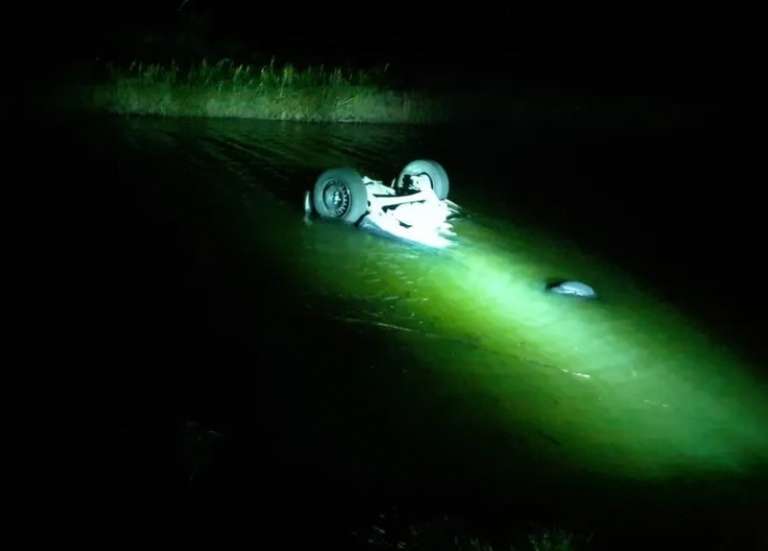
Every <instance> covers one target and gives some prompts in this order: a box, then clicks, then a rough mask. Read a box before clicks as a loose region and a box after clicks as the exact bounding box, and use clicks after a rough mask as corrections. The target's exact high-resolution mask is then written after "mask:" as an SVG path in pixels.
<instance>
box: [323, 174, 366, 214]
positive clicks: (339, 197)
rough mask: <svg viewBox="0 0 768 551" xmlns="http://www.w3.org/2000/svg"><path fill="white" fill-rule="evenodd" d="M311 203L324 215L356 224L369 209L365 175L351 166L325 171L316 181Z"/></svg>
mask: <svg viewBox="0 0 768 551" xmlns="http://www.w3.org/2000/svg"><path fill="white" fill-rule="evenodd" d="M312 206H313V207H314V209H315V212H316V213H317V214H318V215H319V216H320V217H321V218H328V219H334V220H341V221H342V222H345V223H347V224H355V223H356V222H357V221H359V220H360V218H362V217H363V215H364V214H365V213H366V212H368V195H367V193H366V191H365V184H364V183H363V178H362V177H361V176H360V174H359V173H358V172H357V171H356V170H354V169H352V168H332V169H330V170H326V171H325V172H323V173H322V174H321V175H320V176H318V178H317V180H316V181H315V188H314V190H313V192H312Z"/></svg>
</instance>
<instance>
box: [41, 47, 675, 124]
mask: <svg viewBox="0 0 768 551" xmlns="http://www.w3.org/2000/svg"><path fill="white" fill-rule="evenodd" d="M90 73H92V74H96V75H98V76H96V77H94V78H86V79H81V80H79V82H78V84H76V85H75V86H74V89H71V87H70V90H69V92H68V93H65V92H62V93H59V95H58V97H57V100H56V103H57V104H58V105H62V101H61V100H60V98H61V97H62V96H66V95H69V96H70V97H72V101H70V102H68V103H69V104H72V105H76V106H78V107H79V108H85V109H87V110H95V111H101V112H105V111H106V112H109V113H115V114H128V115H159V116H170V117H235V118H250V119H263V120H290V121H304V122H368V123H415V124H423V123H441V122H470V121H494V122H498V121H504V122H514V123H518V122H524V121H526V120H528V121H534V122H542V121H545V122H546V121H551V122H553V123H557V124H563V125H568V124H577V125H585V124H586V125H598V126H610V127H625V126H633V127H660V126H669V125H670V124H674V123H675V118H676V117H677V115H676V113H675V112H674V110H670V109H669V106H667V107H666V108H661V109H660V107H661V106H660V105H654V104H653V102H651V101H650V100H649V99H648V98H645V97H642V96H636V97H631V96H626V97H625V96H597V95H594V94H591V93H585V92H583V91H582V92H575V91H569V90H560V89H556V88H551V89H541V88H536V87H533V88H526V87H525V86H519V85H518V84H517V83H516V82H515V81H494V80H489V79H487V78H486V79H483V78H482V77H480V78H472V77H467V76H466V75H465V76H464V77H461V76H459V75H453V78H454V80H455V81H456V85H454V86H450V85H445V84H443V85H440V84H435V85H428V82H429V81H430V79H429V78H427V80H426V81H425V82H427V84H425V82H422V83H421V85H420V86H418V87H415V86H408V85H405V86H404V85H402V84H401V83H400V84H398V83H399V82H401V81H406V82H407V81H408V79H407V78H404V77H403V75H396V74H393V71H390V70H389V68H388V66H383V67H380V68H378V69H358V70H353V69H341V68H338V67H337V68H327V67H324V66H322V65H319V66H307V67H303V68H296V67H294V66H293V65H290V64H284V65H277V64H275V63H274V61H273V62H270V63H267V64H263V65H244V64H240V65H238V64H235V63H233V62H232V61H230V60H229V59H224V60H221V61H218V62H216V63H210V62H208V61H207V60H205V59H204V60H203V61H201V62H199V63H195V64H192V65H189V66H185V67H181V66H179V65H177V64H175V63H167V64H143V63H139V62H134V63H132V64H130V65H126V66H120V65H112V64H110V65H106V66H105V67H103V68H102V69H100V70H94V69H91V70H90ZM444 76H445V75H443V77H444ZM65 80H71V76H70V78H69V79H65ZM422 80H424V79H422ZM65 88H66V86H65Z"/></svg>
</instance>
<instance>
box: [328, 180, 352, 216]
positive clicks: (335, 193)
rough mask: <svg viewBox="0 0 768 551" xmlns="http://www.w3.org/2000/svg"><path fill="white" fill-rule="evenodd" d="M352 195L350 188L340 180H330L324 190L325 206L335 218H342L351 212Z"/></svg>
mask: <svg viewBox="0 0 768 551" xmlns="http://www.w3.org/2000/svg"><path fill="white" fill-rule="evenodd" d="M350 201H351V195H350V192H349V187H347V186H346V185H345V184H344V183H343V182H340V181H338V180H330V181H329V182H328V183H326V184H325V187H324V188H323V205H325V208H327V209H328V210H329V211H330V212H331V213H332V214H333V215H334V216H337V217H341V216H344V215H345V214H346V213H347V210H349V204H350Z"/></svg>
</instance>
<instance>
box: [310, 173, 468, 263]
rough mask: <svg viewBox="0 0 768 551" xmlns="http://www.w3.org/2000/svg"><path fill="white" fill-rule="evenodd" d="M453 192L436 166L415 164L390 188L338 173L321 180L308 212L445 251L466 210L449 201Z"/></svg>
mask: <svg viewBox="0 0 768 551" xmlns="http://www.w3.org/2000/svg"><path fill="white" fill-rule="evenodd" d="M448 189H449V181H448V175H447V174H446V172H445V170H444V169H443V167H442V166H441V165H440V164H439V163H437V162H435V161H430V160H417V161H413V162H411V163H409V164H408V165H406V167H405V168H404V169H403V170H402V171H401V173H400V175H399V177H398V178H396V179H394V180H393V181H392V184H391V185H389V186H388V185H385V184H384V183H383V181H381V180H373V179H371V178H368V177H367V176H361V175H360V174H359V173H358V172H357V171H356V170H354V169H351V168H336V169H330V170H327V171H325V172H323V173H322V174H321V175H320V176H319V177H318V179H317V181H316V182H315V187H314V190H313V192H312V193H310V192H307V194H306V195H305V202H304V208H305V211H306V212H307V213H308V214H310V213H315V214H317V215H319V216H320V217H321V218H325V219H333V220H339V221H342V222H345V223H347V224H352V225H356V226H357V227H360V228H362V229H366V230H369V231H373V232H375V233H382V234H385V235H388V236H392V237H396V238H399V239H403V240H406V241H410V242H415V243H420V244H423V245H427V246H430V247H435V248H443V247H447V246H450V245H451V244H452V241H451V240H450V239H449V238H451V237H453V236H454V235H455V233H454V231H453V227H452V224H451V222H450V219H451V218H453V217H455V216H456V215H458V213H459V210H460V209H459V207H458V205H456V203H454V202H452V201H450V200H448Z"/></svg>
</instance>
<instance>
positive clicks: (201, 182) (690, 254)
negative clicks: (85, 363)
mask: <svg viewBox="0 0 768 551" xmlns="http://www.w3.org/2000/svg"><path fill="white" fill-rule="evenodd" d="M67 129H68V130H67V132H69V136H70V137H71V141H70V143H69V144H68V145H67V146H65V147H64V150H63V151H64V152H66V153H62V154H61V155H59V156H58V157H57V161H56V162H60V163H61V167H60V168H61V170H62V172H69V169H72V170H73V171H74V173H76V174H79V175H81V177H82V180H81V183H82V191H84V192H83V193H82V194H81V195H79V194H76V195H77V197H78V200H79V202H80V203H79V205H78V206H77V207H76V208H75V211H76V212H78V213H80V212H83V215H82V216H80V215H79V214H78V216H76V221H78V222H79V223H80V226H81V229H82V230H83V235H84V236H85V237H86V239H85V240H84V241H83V243H84V244H85V247H84V252H85V253H86V258H87V260H86V263H85V265H86V267H87V268H86V270H84V271H83V275H82V279H81V280H80V282H79V283H80V284H81V285H83V286H85V287H87V290H88V296H89V297H94V300H92V301H88V303H87V306H84V311H87V312H88V313H89V315H91V320H92V322H93V323H92V324H91V325H92V327H91V330H92V332H93V333H92V334H94V335H95V336H96V338H94V339H92V341H91V342H92V344H91V345H90V347H91V354H93V355H94V357H96V358H98V361H97V362H96V363H97V364H98V366H96V365H94V366H93V367H94V369H95V372H96V373H98V375H97V376H96V377H95V379H94V380H95V381H100V382H101V383H103V385H102V386H101V391H100V393H99V394H100V395H101V397H102V398H103V400H104V408H105V409H104V411H105V412H108V414H107V413H105V415H104V418H105V419H110V422H111V423H113V424H112V427H113V428H114V432H113V433H112V436H111V437H110V438H109V439H108V440H109V442H110V443H111V444H110V445H109V446H108V447H107V452H106V453H105V458H108V460H105V463H104V465H106V466H105V467H104V470H105V473H106V476H110V475H112V474H115V473H112V472H111V471H110V468H111V467H110V465H119V466H115V467H114V468H115V469H116V470H117V471H118V472H119V473H120V474H119V476H120V477H121V478H122V480H123V482H121V483H120V484H119V485H118V486H119V488H118V489H117V490H116V491H124V492H129V493H136V492H138V493H142V492H143V494H144V495H152V494H153V493H154V492H155V491H156V490H157V488H159V487H162V488H164V489H165V490H164V492H165V493H164V494H163V495H162V496H161V497H159V498H158V500H157V501H156V502H155V503H153V504H152V503H151V502H152V501H153V500H149V499H148V501H149V502H150V504H151V505H149V506H150V507H158V508H160V509H163V508H164V507H166V505H159V504H162V503H167V504H168V505H167V507H168V508H171V509H173V510H183V511H194V512H196V513H199V512H201V511H204V512H205V513H204V514H201V515H200V517H201V518H206V519H208V520H211V519H214V518H215V519H217V521H221V522H222V523H223V525H226V526H228V527H229V529H230V530H235V531H238V532H243V533H249V532H250V528H249V527H250V526H253V527H254V529H253V530H254V533H257V534H270V535H275V534H277V533H280V534H289V535H286V536H285V537H286V538H289V539H290V538H293V537H297V538H299V539H302V541H303V540H307V541H312V539H313V536H311V535H310V532H311V530H319V531H320V532H322V533H325V532H326V531H330V532H333V531H335V530H340V531H342V532H343V530H344V529H346V528H347V526H348V525H349V524H350V523H351V524H354V521H355V519H357V515H358V514H360V515H361V518H362V516H364V513H365V512H370V511H375V510H377V508H380V507H386V506H388V505H389V504H392V503H394V504H398V506H400V507H406V508H409V507H410V508H411V509H413V510H421V509H424V510H427V511H429V510H434V511H439V510H448V511H457V512H460V513H461V514H464V515H469V516H472V517H473V518H478V519H481V520H482V519H493V522H494V523H496V525H499V523H501V525H502V526H511V525H514V524H515V523H525V522H528V520H529V519H534V520H538V521H544V522H546V521H551V522H552V523H553V524H555V525H557V524H561V525H565V526H572V527H575V528H576V529H584V530H586V531H595V532H596V533H597V534H598V538H597V540H596V541H595V545H598V544H600V543H601V540H600V538H601V537H602V538H603V539H602V544H603V545H605V546H606V548H610V547H611V545H612V544H611V543H610V542H611V541H614V540H612V539H611V538H615V537H618V541H624V540H623V539H622V538H623V537H624V536H622V535H621V534H622V533H624V532H626V533H629V534H632V536H631V538H632V539H633V541H637V542H638V545H640V543H641V542H644V543H643V544H644V545H645V544H648V543H649V542H651V543H653V542H658V539H657V538H658V537H660V536H658V534H659V533H664V534H666V536H665V537H673V536H670V534H671V535H675V534H677V535H679V537H681V538H683V541H685V542H690V541H692V540H691V538H695V537H700V538H701V540H702V542H701V543H702V544H704V543H706V542H712V541H716V540H717V538H718V537H720V538H721V541H731V540H729V539H728V538H731V539H732V540H733V541H737V540H738V541H740V542H742V544H751V543H753V542H756V541H757V539H758V538H759V537H760V536H759V535H758V534H757V533H756V531H755V527H756V526H757V524H756V523H755V522H756V521H755V518H756V517H755V511H757V510H759V508H760V507H763V506H765V504H766V501H765V495H764V493H763V490H764V489H765V487H766V486H765V474H766V472H765V467H766V461H767V460H768V431H766V430H765V425H766V421H768V386H767V385H766V380H767V377H768V375H767V374H766V371H765V358H766V349H765V346H764V344H763V342H762V339H763V336H764V324H763V323H762V316H763V314H764V310H763V308H762V306H761V304H760V303H759V300H758V299H759V293H760V291H759V285H760V284H759V281H755V279H758V280H759V279H760V277H759V271H757V268H754V267H756V266H757V265H758V264H759V262H760V260H761V259H762V256H763V252H762V251H763V249H762V247H761V244H760V241H761V237H760V231H759V229H760V218H759V213H760V210H761V209H760V207H759V204H757V203H756V201H755V199H754V197H753V196H752V195H751V194H750V191H749V189H750V187H749V186H748V185H747V183H746V180H747V179H748V175H746V174H742V171H741V165H740V159H741V156H743V155H746V154H745V153H744V152H742V151H740V150H738V148H737V147H736V146H735V145H734V144H733V143H731V141H730V140H729V138H728V137H727V136H723V135H721V134H719V133H717V132H715V131H714V130H712V129H701V128H699V129H696V128H675V129H665V130H649V129H639V128H631V127H623V128H622V127H619V126H618V125H612V124H610V121H603V123H600V124H598V123H595V124H593V125H591V127H586V126H583V125H582V126H574V125H557V124H555V123H547V124H538V125H536V124H530V123H526V124H525V125H523V124H521V125H520V126H517V127H510V126H498V127H497V126H493V125H483V126H446V127H429V128H419V127H405V126H402V127H401V126H386V127H383V126H345V125H335V126H334V125H300V124H284V123H267V122H252V121H229V120H222V121H204V120H201V121H198V120H160V119H145V118H133V119H127V118H126V119H106V120H102V119H83V120H82V121H78V123H77V125H76V126H73V125H69V126H67ZM415 158H434V159H436V160H438V161H440V162H441V163H442V164H443V165H444V166H445V167H446V169H447V171H448V173H449V175H450V177H451V186H452V187H451V198H452V199H453V200H454V201H456V202H458V203H459V204H461V205H462V206H464V207H465V208H466V211H467V213H468V216H467V217H466V218H464V219H462V220H460V221H458V222H457V224H456V230H457V234H458V237H457V242H456V246H455V247H453V248H450V249H446V250H441V251H434V250H429V249H426V248H420V247H415V246H411V245H405V244H402V243H399V242H396V241H392V240H388V239H383V238H380V237H376V236H372V235H368V234H365V233H363V232H360V231H356V230H355V229H353V228H349V227H341V226H338V225H334V224H326V223H321V222H317V221H315V222H313V223H311V224H307V223H305V221H304V220H303V212H302V195H303V192H304V190H307V189H310V188H311V186H312V184H313V182H314V178H315V177H316V176H317V175H318V174H319V173H320V172H321V171H322V170H324V169H325V168H328V167H333V166H353V167H357V168H358V169H359V170H360V171H361V172H362V173H364V174H366V175H369V176H371V177H374V178H377V179H385V180H389V179H390V178H392V177H394V176H396V174H397V173H398V171H399V170H400V168H401V167H402V166H403V165H404V164H405V163H406V162H408V161H410V160H412V159H415ZM59 159H60V160H59ZM55 170H58V167H57V168H56V169H55ZM74 185H75V186H77V185H78V183H77V181H75V182H74ZM756 271H757V273H756ZM556 278H573V279H579V280H583V281H586V282H588V283H590V284H591V285H592V286H593V287H595V288H596V290H597V291H598V293H599V294H600V297H601V298H600V300H598V301H594V302H589V301H587V302H584V301H579V300H570V299H567V298H563V297H557V296H552V295H547V294H546V293H544V292H543V286H544V284H545V283H546V281H548V280H550V279H556ZM83 279H84V281H83ZM115 435H117V436H115ZM201 435H202V436H201ZM206 435H207V436H206ZM194 442H197V444H194ZM201 442H203V443H202V444H201ZM174 445H175V448H174ZM174 449H175V453H176V455H178V459H179V461H174V460H173V459H172V458H171V457H172V456H173V455H174ZM161 450H166V451H167V452H168V454H169V455H168V456H167V457H168V458H170V459H165V458H166V456H165V455H163V454H162V452H161ZM169 481H171V484H170V485H169V484H168V482H169ZM161 493H162V492H161ZM180 496H183V498H182V499H179V497H180ZM171 504H173V505H171ZM265 511H266V512H265ZM190 514H192V513H191V512H190ZM193 516H194V518H197V516H195V515H193ZM758 516H759V515H758ZM510 518H511V519H514V520H509V519H510ZM286 519H287V520H286ZM301 526H305V527H307V528H306V530H302V529H301V528H300V527H301ZM309 527H311V530H310V528H309ZM334 533H335V532H334ZM600 534H602V535H600ZM681 534H684V535H681ZM722 534H726V535H724V536H723V535H722ZM252 536H253V537H254V538H255V537H256V536H255V535H254V534H252ZM317 537H318V538H319V537H320V536H317ZM734 538H735V539H734ZM738 538H741V539H738Z"/></svg>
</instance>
